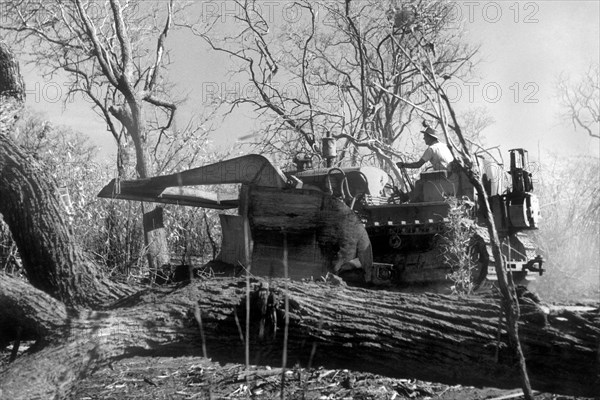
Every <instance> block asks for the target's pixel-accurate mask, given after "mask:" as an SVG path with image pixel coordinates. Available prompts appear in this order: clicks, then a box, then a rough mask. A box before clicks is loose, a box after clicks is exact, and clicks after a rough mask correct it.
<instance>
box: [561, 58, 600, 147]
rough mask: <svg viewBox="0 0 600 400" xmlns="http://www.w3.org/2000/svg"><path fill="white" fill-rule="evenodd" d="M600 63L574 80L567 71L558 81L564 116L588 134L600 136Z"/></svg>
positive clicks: (591, 66)
mask: <svg viewBox="0 0 600 400" xmlns="http://www.w3.org/2000/svg"><path fill="white" fill-rule="evenodd" d="M599 79H600V65H599V64H592V65H590V67H589V68H588V70H587V72H586V73H585V74H584V75H583V76H581V77H580V79H578V80H577V81H575V82H573V81H572V80H571V79H570V78H569V77H568V76H567V75H566V74H565V73H563V74H561V75H560V76H559V78H558V82H557V92H558V98H559V100H560V104H561V107H562V116H563V118H564V119H565V120H569V121H571V122H572V123H573V127H574V128H575V129H577V128H582V129H583V130H585V131H586V132H587V133H588V135H590V136H591V137H595V138H600V83H599V81H598V80H599Z"/></svg>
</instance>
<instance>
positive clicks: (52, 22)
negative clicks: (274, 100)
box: [0, 0, 177, 268]
mask: <svg viewBox="0 0 600 400" xmlns="http://www.w3.org/2000/svg"><path fill="white" fill-rule="evenodd" d="M175 14H176V10H175V9H174V2H173V1H172V0H171V1H169V2H167V3H165V2H157V3H156V4H151V3H148V2H143V1H127V2H124V3H122V2H121V1H119V0H110V1H107V2H95V1H85V0H75V1H72V2H44V1H41V0H21V1H15V2H5V3H3V19H2V21H1V22H0V29H1V30H2V31H3V32H4V33H5V34H7V37H8V38H10V40H11V41H12V43H13V44H15V45H18V46H19V47H20V48H21V49H22V51H23V53H25V54H26V55H27V56H28V57H29V59H28V61H29V62H31V63H33V64H34V65H35V66H36V67H38V68H41V69H42V70H43V71H44V73H45V74H48V75H49V76H61V77H63V76H64V77H65V79H66V81H67V82H66V86H67V88H68V90H67V93H66V96H65V101H66V100H67V99H69V98H71V96H74V95H76V94H80V93H83V94H84V95H85V96H86V98H88V99H90V100H91V103H92V107H93V109H94V111H95V112H96V113H97V114H98V115H99V116H100V117H101V118H102V119H103V120H104V121H105V122H106V124H107V128H108V130H109V131H110V132H111V134H112V135H113V137H114V139H115V141H116V143H117V146H118V150H119V151H118V153H119V154H118V160H117V168H118V171H119V175H124V174H125V173H126V169H127V168H126V167H127V164H128V157H127V156H128V153H129V151H130V150H129V148H130V146H129V144H130V143H131V144H132V145H133V146H132V147H133V151H134V155H135V160H136V161H135V170H136V171H137V175H138V176H139V177H141V178H145V177H148V176H151V175H152V174H153V168H152V163H151V160H150V156H149V152H150V150H151V149H152V148H153V147H152V143H153V141H156V140H157V139H156V138H154V139H153V138H151V137H150V133H151V129H150V128H149V126H148V124H147V118H148V116H147V115H146V113H147V111H148V109H157V110H159V113H160V114H161V116H160V118H161V120H162V123H161V124H160V126H159V127H158V128H159V129H158V132H159V134H158V136H159V138H160V135H162V134H164V133H165V132H166V131H167V130H168V129H169V128H170V127H171V124H172V122H173V118H174V113H175V110H176V109H177V104H176V102H174V101H172V100H171V99H170V98H169V96H168V94H167V93H166V92H165V86H164V84H163V83H164V76H163V75H164V69H165V54H166V51H167V50H166V39H167V35H168V34H169V32H170V30H171V27H172V21H173V18H174V16H175ZM146 215H147V218H145V222H146V223H145V224H144V231H145V238H146V242H147V245H148V247H149V251H148V260H149V262H150V266H151V268H156V267H159V266H160V265H162V264H165V263H168V262H169V254H168V253H169V252H168V250H167V246H166V239H165V232H164V229H163V228H162V226H163V225H162V224H163V223H162V208H159V207H157V208H151V209H146Z"/></svg>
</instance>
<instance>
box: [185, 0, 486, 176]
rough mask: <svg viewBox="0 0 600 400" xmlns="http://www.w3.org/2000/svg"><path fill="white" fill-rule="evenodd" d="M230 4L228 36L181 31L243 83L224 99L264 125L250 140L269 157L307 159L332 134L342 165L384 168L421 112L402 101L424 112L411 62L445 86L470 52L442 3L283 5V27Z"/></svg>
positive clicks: (255, 9)
mask: <svg viewBox="0 0 600 400" xmlns="http://www.w3.org/2000/svg"><path fill="white" fill-rule="evenodd" d="M236 4H237V7H238V10H239V13H238V14H237V16H236V19H237V20H236V21H235V22H236V23H235V26H236V27H237V28H238V30H237V31H236V32H235V33H232V34H231V35H229V36H226V37H224V38H223V37H222V35H220V32H219V31H218V29H216V28H218V26H216V22H217V21H218V19H217V18H215V24H213V30H212V31H208V32H207V31H203V30H201V29H196V28H195V27H194V26H193V25H191V26H190V27H191V28H192V29H193V31H194V32H195V33H196V34H197V35H199V36H202V37H203V38H204V39H205V40H206V41H208V43H209V44H210V45H211V46H212V47H213V48H214V49H215V50H218V51H221V52H224V53H227V54H229V55H230V56H232V59H233V60H235V61H236V65H237V67H238V70H237V72H238V73H239V74H240V75H238V76H243V77H244V78H247V79H248V80H249V82H250V85H251V86H252V89H251V90H247V91H243V92H242V95H241V96H236V97H235V98H233V99H229V100H230V102H231V105H232V107H235V106H239V105H242V104H245V105H251V106H252V107H254V108H255V110H256V111H257V112H258V113H259V114H260V115H262V116H263V117H265V120H266V121H267V122H266V127H265V128H266V129H265V133H264V134H261V135H260V137H259V140H258V142H259V143H260V146H261V148H262V149H264V150H266V151H268V152H271V151H275V150H276V151H278V152H281V151H282V150H284V151H288V152H289V153H292V152H294V151H296V150H297V149H298V148H304V149H305V150H306V151H307V152H309V153H312V152H313V151H314V150H315V147H316V146H317V144H318V143H319V142H318V139H319V138H321V137H323V136H332V137H334V138H337V139H338V142H341V143H344V145H343V151H344V153H343V157H342V162H346V163H355V162H357V161H358V157H362V156H364V155H365V154H368V155H369V156H370V157H372V156H373V155H375V156H376V158H377V160H378V162H379V163H381V164H382V165H383V164H387V166H388V167H389V168H391V169H393V168H394V165H393V163H392V161H391V156H392V155H393V154H394V153H395V151H394V149H393V148H392V146H393V145H394V144H395V143H396V141H397V140H398V138H399V137H400V136H401V135H402V134H403V133H404V132H405V131H406V130H408V129H410V128H409V127H410V124H411V121H413V120H414V119H415V117H416V116H418V115H417V114H419V113H420V112H417V111H416V109H415V108H414V107H412V106H410V105H409V104H408V103H414V104H415V105H420V106H422V107H424V108H425V109H429V107H430V106H429V104H427V100H426V98H425V97H424V96H423V89H424V82H423V79H422V76H421V74H420V72H419V71H418V69H417V68H415V66H414V65H413V63H412V62H411V61H410V59H411V58H414V57H415V56H416V54H417V53H418V52H420V51H422V49H424V48H425V49H427V51H429V52H430V53H431V56H432V60H433V64H434V66H435V70H436V73H437V74H438V75H440V76H444V77H445V78H446V79H450V77H452V76H461V75H462V74H464V73H466V72H468V70H469V68H470V67H471V66H472V64H473V58H474V55H475V54H476V51H477V49H476V48H473V47H470V46H467V45H464V44H461V42H460V40H459V36H460V29H459V27H456V26H452V23H451V19H452V18H451V13H452V8H451V7H449V5H448V4H447V3H446V2H443V1H433V2H431V1H420V0H417V1H410V2H379V1H371V0H368V1H356V2H351V1H349V0H348V1H335V2H331V1H316V2H313V1H311V2H308V1H298V2H293V3H292V2H290V4H291V5H290V8H289V10H288V11H289V12H290V13H291V11H290V10H293V12H294V14H293V15H294V16H295V18H294V22H289V21H286V23H283V26H282V25H281V24H278V22H281V21H276V20H273V19H272V18H269V16H268V15H267V14H266V11H265V7H260V4H258V3H257V2H254V1H250V0H244V1H241V0H240V1H236ZM276 14H277V13H276ZM244 78H241V80H242V81H243V80H244ZM360 148H362V149H363V150H367V151H363V150H359V149H360Z"/></svg>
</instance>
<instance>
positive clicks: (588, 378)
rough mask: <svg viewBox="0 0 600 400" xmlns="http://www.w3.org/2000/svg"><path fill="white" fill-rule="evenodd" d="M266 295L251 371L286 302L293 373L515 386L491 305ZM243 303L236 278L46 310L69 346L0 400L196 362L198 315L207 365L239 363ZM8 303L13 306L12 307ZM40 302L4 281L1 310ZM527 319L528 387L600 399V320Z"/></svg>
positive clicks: (15, 381)
mask: <svg viewBox="0 0 600 400" xmlns="http://www.w3.org/2000/svg"><path fill="white" fill-rule="evenodd" d="M265 285H266V284H265V283H259V282H254V283H253V284H252V291H251V293H252V294H251V308H252V310H253V311H252V314H251V321H250V322H251V332H250V333H251V344H250V349H251V358H250V360H251V362H253V363H256V364H268V365H280V363H281V361H280V360H281V351H282V350H281V349H282V340H283V339H282V331H283V329H282V323H283V321H284V318H283V310H282V299H283V296H284V294H285V293H287V295H288V296H289V297H288V298H289V307H290V308H289V321H290V325H289V342H288V360H290V364H294V363H296V362H297V363H300V364H301V365H309V364H310V365H312V366H317V365H322V366H325V367H328V368H336V367H343V368H348V369H353V370H357V371H368V372H374V373H379V374H383V375H387V376H391V377H405V378H409V377H412V378H418V379H423V380H430V381H436V382H443V383H448V384H457V383H458V384H467V385H476V386H480V385H481V386H493V387H499V388H516V387H519V385H520V381H519V375H518V371H517V370H516V368H515V361H514V359H513V358H512V356H511V354H512V353H511V351H510V350H509V349H508V346H507V334H506V330H505V328H504V326H503V324H500V321H499V317H500V315H501V311H500V307H499V306H498V302H497V300H494V299H484V298H471V299H465V298H456V297H449V296H441V295H409V294H401V293H394V292H388V291H373V290H367V289H356V288H348V287H345V286H344V285H338V286H333V285H331V284H326V283H314V282H312V283H300V282H287V283H286V282H284V281H282V280H274V281H272V282H271V287H270V289H269V290H266V289H265ZM286 285H287V287H288V289H287V291H286V290H285V289H284V288H285V286H286ZM245 293H246V288H245V285H244V280H243V279H242V280H235V279H215V280H210V281H205V282H198V281H194V282H192V283H191V284H188V285H186V286H183V287H181V286H180V287H176V288H167V289H161V290H160V291H158V290H157V291H149V292H146V293H141V294H139V295H137V296H135V297H132V298H129V299H127V300H125V301H123V302H121V303H120V304H118V305H117V306H118V308H115V309H113V310H107V311H104V312H88V311H84V312H80V313H77V314H73V313H72V312H71V313H67V312H66V311H65V310H64V309H63V308H61V307H56V306H54V307H55V308H56V310H57V311H56V312H55V311H53V308H52V307H50V306H45V307H44V313H42V314H41V315H43V318H42V317H41V316H40V317H39V318H40V321H39V326H40V332H44V329H45V331H47V330H48V327H49V326H52V327H53V331H61V332H65V333H64V336H63V338H62V340H59V341H54V342H53V343H54V344H52V345H50V346H47V347H46V348H45V349H43V350H42V351H40V352H38V353H36V354H33V355H31V356H25V357H23V358H22V359H20V360H17V361H16V362H15V363H14V364H13V365H11V367H10V368H8V369H7V370H5V371H3V372H2V373H0V382H1V383H0V390H2V394H1V395H0V398H1V399H19V398H22V399H29V398H36V396H39V397H41V398H50V397H52V396H54V395H56V394H57V393H58V392H57V390H59V389H60V391H61V393H60V394H61V395H65V393H68V388H70V387H73V385H74V384H76V382H77V379H78V378H79V377H80V376H82V374H84V373H85V371H86V370H88V369H89V368H91V367H94V366H97V365H99V364H101V363H103V362H106V361H109V360H111V359H114V358H115V357H122V356H131V355H139V354H151V353H148V350H150V351H154V352H161V354H165V353H166V354H181V352H182V351H184V352H185V353H186V354H194V353H196V354H199V352H200V348H201V344H202V340H201V335H200V334H199V329H198V319H197V318H196V317H195V309H196V306H198V309H199V311H200V319H201V321H202V327H203V332H204V337H205V339H206V342H205V345H206V348H207V349H208V356H210V357H212V358H213V359H215V360H218V361H223V362H225V361H233V362H243V360H244V345H243V343H242V339H241V338H243V337H244V332H243V328H242V327H243V326H245V323H244V316H245ZM269 294H271V295H272V298H273V299H274V300H275V301H274V303H273V304H274V307H273V308H272V309H271V308H270V306H267V307H266V310H267V312H266V313H264V314H263V313H262V312H261V311H259V310H261V309H263V308H262V305H263V303H261V301H260V299H265V298H267V297H269V296H268V295H269ZM15 296H19V299H20V300H19V301H18V302H15V301H12V302H10V301H11V299H14V298H15ZM44 299H47V301H53V300H52V299H51V298H49V296H47V295H45V294H44V293H43V292H40V291H38V290H36V289H34V288H32V287H31V286H29V285H27V284H25V283H23V282H19V281H16V280H14V279H10V278H7V277H0V309H3V310H7V309H8V308H6V306H7V305H10V307H11V308H10V309H11V310H13V311H12V312H13V313H17V314H18V312H19V311H18V309H19V308H22V309H28V310H29V312H27V315H29V316H30V319H35V318H38V317H36V314H35V313H33V312H31V309H32V308H33V309H37V308H40V307H42V306H41V304H43V303H44V302H45V301H46V300H44ZM523 311H524V312H523V316H524V318H523V320H522V321H521V322H520V326H519V328H520V332H521V341H522V345H523V349H524V352H525V356H526V357H527V365H528V368H529V373H530V378H531V382H532V386H533V388H534V389H537V390H541V391H544V392H553V393H562V394H570V395H581V396H595V395H597V394H598V393H600V379H599V371H600V368H599V365H600V362H599V360H598V350H599V348H598V346H599V339H600V321H599V318H598V313H597V311H596V312H595V313H588V314H575V313H568V312H563V313H561V314H560V315H545V314H543V313H542V312H541V311H540V310H539V309H538V308H536V307H534V308H532V309H531V310H526V309H524V310H523ZM274 315H276V316H277V318H272V317H273V316H274ZM275 320H276V321H278V322H276V323H272V321H275ZM57 321H62V323H58V322H57ZM4 322H6V321H4ZM3 326H4V325H3ZM29 326H30V327H35V326H36V324H35V323H33V322H30V325H29ZM261 326H262V329H261ZM44 327H45V328H44ZM261 330H262V332H263V334H262V335H259V332H260V331H261ZM52 360H60V363H59V365H55V364H53V365H54V366H53V367H52V368H49V367H48V365H49V363H51V362H52ZM25 388H27V389H25Z"/></svg>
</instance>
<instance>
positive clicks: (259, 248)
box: [99, 140, 543, 291]
mask: <svg viewBox="0 0 600 400" xmlns="http://www.w3.org/2000/svg"><path fill="white" fill-rule="evenodd" d="M323 148H324V149H329V152H327V153H326V154H325V156H324V159H326V160H327V164H328V165H331V164H332V162H331V161H332V160H333V159H334V157H335V155H334V154H332V152H331V149H332V148H333V145H332V142H331V141H330V140H325V141H324V144H323ZM510 160H511V161H510V170H509V171H508V174H507V173H505V172H503V171H500V170H499V169H498V168H496V169H494V167H493V166H494V165H495V166H496V167H499V166H498V165H497V164H491V163H485V162H482V163H481V168H482V172H483V173H484V175H483V176H484V183H485V187H486V190H487V192H488V196H489V200H490V205H491V208H492V212H493V215H494V220H495V223H496V227H497V230H498V234H499V237H500V239H501V242H502V256H503V257H504V258H505V261H506V265H507V268H508V270H509V271H510V272H511V275H512V278H513V280H514V281H515V282H516V283H518V284H526V283H527V281H528V280H530V279H531V278H533V277H535V276H536V275H538V274H539V275H541V274H542V273H543V260H542V258H541V257H540V256H538V255H536V254H535V248H534V245H533V244H532V242H531V241H530V240H529V238H528V236H527V232H528V231H530V230H534V229H537V228H538V222H539V216H540V214H539V210H538V202H537V198H536V197H535V195H534V194H533V193H532V192H533V184H532V179H531V177H532V176H531V173H530V172H529V171H528V161H527V151H525V150H523V149H515V150H511V151H510ZM295 166H296V168H295V169H294V170H293V171H287V172H282V171H280V170H279V169H278V168H277V167H275V166H274V165H273V164H272V163H271V162H270V161H269V160H268V159H266V158H265V157H263V156H260V155H246V156H242V157H238V158H234V159H230V160H225V161H221V162H217V163H215V164H211V165H206V166H202V167H199V168H194V169H190V170H187V171H183V172H179V173H176V174H172V175H165V176H157V177H153V178H148V179H140V180H131V181H118V180H113V181H111V182H110V183H109V184H108V185H107V186H106V187H104V188H103V189H102V191H101V192H100V194H99V196H100V197H106V198H113V199H127V200H139V201H152V202H160V203H170V204H179V205H185V206H196V207H208V208H216V209H222V210H226V209H237V211H238V212H237V215H232V214H230V213H223V214H221V215H220V219H221V227H222V244H221V245H222V247H221V254H220V256H219V258H220V260H221V261H222V262H224V263H227V264H231V265H234V266H239V265H243V266H250V269H251V272H252V273H253V274H254V275H262V276H279V277H281V276H284V275H286V274H287V276H289V277H290V278H292V279H310V278H313V279H319V278H320V277H322V276H325V275H326V274H327V273H334V274H337V275H341V276H342V277H343V278H344V279H345V280H347V281H349V282H351V283H354V284H358V285H362V284H371V285H386V286H394V287H397V288H401V289H406V290H420V289H423V290H436V291H440V290H441V291H444V290H445V289H447V288H449V287H450V284H449V281H448V274H449V273H450V272H451V271H452V268H453V267H454V266H453V265H452V262H451V261H450V260H451V258H449V257H448V256H447V254H445V251H444V250H443V246H442V244H441V243H442V241H443V239H442V238H443V237H444V232H446V229H447V226H448V223H449V221H448V216H449V210H450V204H449V203H450V202H449V201H448V199H449V198H456V199H460V201H461V202H463V203H464V204H468V205H470V212H469V213H468V215H467V216H466V217H468V218H471V219H472V221H474V222H475V224H474V225H475V228H474V230H473V233H472V237H471V239H470V249H471V250H470V251H471V253H472V257H473V260H474V262H475V265H476V268H475V271H474V273H473V274H472V275H473V280H474V284H475V285H479V284H481V283H482V282H485V281H493V280H495V278H496V275H495V269H494V266H493V264H494V260H493V259H492V252H491V249H490V246H489V237H488V234H487V230H486V229H485V228H484V227H483V224H482V217H481V215H480V214H481V213H480V209H481V206H480V202H479V199H478V198H477V195H476V193H475V189H474V187H473V185H472V184H471V183H470V182H469V180H468V179H467V177H466V176H465V175H464V174H463V173H462V172H458V171H455V172H446V171H435V172H423V173H421V175H420V183H419V184H418V185H415V188H420V193H413V196H411V198H417V199H419V200H418V202H405V201H403V200H405V199H404V197H403V196H400V195H399V191H398V189H397V188H396V187H395V185H394V182H393V179H392V178H391V177H390V176H389V175H388V174H387V173H386V172H385V171H383V170H382V169H379V168H376V167H371V166H362V167H319V168H313V166H312V160H311V159H310V158H308V157H296V159H295ZM505 181H508V182H509V183H510V185H505ZM234 183H237V184H241V185H240V189H239V195H236V196H234V197H225V196H219V195H217V194H215V193H212V192H207V191H203V190H201V189H200V188H199V187H198V186H200V185H220V184H234ZM505 186H506V187H505Z"/></svg>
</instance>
